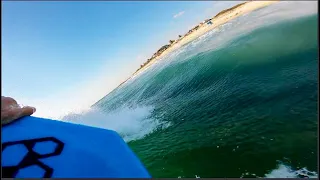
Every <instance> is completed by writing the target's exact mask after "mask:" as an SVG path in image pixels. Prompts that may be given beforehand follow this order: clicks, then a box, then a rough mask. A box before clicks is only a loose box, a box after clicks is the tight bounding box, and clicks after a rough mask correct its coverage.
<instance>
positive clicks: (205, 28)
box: [110, 0, 278, 93]
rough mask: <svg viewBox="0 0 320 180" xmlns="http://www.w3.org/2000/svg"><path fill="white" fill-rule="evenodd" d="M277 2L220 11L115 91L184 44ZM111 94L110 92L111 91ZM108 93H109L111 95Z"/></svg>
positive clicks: (250, 3)
mask: <svg viewBox="0 0 320 180" xmlns="http://www.w3.org/2000/svg"><path fill="white" fill-rule="evenodd" d="M276 2H278V0H275V1H247V2H244V3H240V4H237V5H235V6H233V7H231V8H228V9H225V10H222V11H220V12H219V13H218V14H216V15H215V16H214V17H212V18H210V19H206V20H204V21H203V22H201V23H199V24H198V25H197V26H195V27H194V28H192V29H191V30H189V31H188V32H187V33H186V34H185V35H183V36H181V35H179V38H178V39H176V40H170V41H169V44H166V45H164V46H162V47H161V48H160V49H159V50H158V51H157V52H156V53H154V54H153V56H152V57H151V58H149V59H148V60H147V61H146V62H145V63H144V64H142V65H141V66H140V68H138V69H137V70H136V72H134V73H133V74H132V75H131V76H130V77H129V78H128V79H127V80H125V81H123V82H122V83H120V84H119V85H118V86H117V87H116V88H115V89H117V88H118V87H120V86H121V85H122V84H124V83H125V82H126V81H128V80H129V79H131V78H132V77H134V76H136V75H138V74H140V73H141V72H143V71H144V70H145V69H146V68H148V67H150V66H151V65H152V64H154V63H155V62H156V61H158V60H159V59H161V58H162V57H164V56H165V55H167V54H169V53H170V52H173V51H174V50H176V49H178V48H180V47H182V46H183V45H185V44H188V43H189V42H191V41H193V40H195V39H197V38H198V37H200V36H202V35H204V34H205V33H207V32H209V31H211V30H213V29H215V28H217V27H219V26H221V25H223V24H225V23H227V22H229V21H230V20H233V19H235V18H237V17H239V16H241V15H244V14H246V13H249V12H251V11H254V10H257V9H260V8H263V7H266V6H269V5H271V4H274V3H276ZM111 92H112V91H111ZM111 92H110V93H111Z"/></svg>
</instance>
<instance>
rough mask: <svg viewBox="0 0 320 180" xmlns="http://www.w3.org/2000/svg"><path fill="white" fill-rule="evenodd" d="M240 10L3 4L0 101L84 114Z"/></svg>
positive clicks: (209, 5)
mask: <svg viewBox="0 0 320 180" xmlns="http://www.w3.org/2000/svg"><path fill="white" fill-rule="evenodd" d="M238 3H240V2H239V1H199V2H198V1H194V2H192V1H184V2H183V1H174V2H170V1H163V2H161V1H138V2H128V1H126V2H124V1H118V2H117V1H95V2H90V1H74V2H72V1H55V2H54V1H19V2H13V1H2V10H1V13H2V14H1V17H2V26H1V28H2V29H1V30H2V34H1V47H2V48H1V51H2V53H1V54H2V57H1V63H2V66H1V67H2V69H1V73H2V74H1V77H2V78H1V83H2V84H1V88H2V89H1V92H2V95H3V96H10V97H13V98H15V99H16V100H17V101H18V103H21V104H23V105H31V106H35V107H36V108H37V112H36V114H35V115H36V116H41V117H56V116H57V115H64V114H66V113H69V112H71V111H72V112H76V111H80V110H82V109H85V108H88V107H90V106H91V105H92V104H94V103H95V102H97V101H98V100H100V99H101V98H102V97H104V96H105V95H106V94H107V93H108V92H110V91H112V90H113V89H114V88H115V87H117V86H118V85H119V84H120V83H121V82H122V81H124V80H125V79H127V78H129V77H130V75H131V74H132V73H133V72H135V71H136V69H137V68H138V67H139V66H140V64H142V63H144V62H145V61H146V60H147V59H148V58H149V57H151V56H152V54H153V53H154V52H155V51H156V50H157V49H159V48H160V47H161V46H163V45H165V44H167V43H168V42H169V40H170V39H176V38H177V37H178V35H180V34H181V35H183V34H184V33H186V32H187V31H188V30H189V29H190V28H192V27H194V26H195V25H197V24H198V23H200V22H201V21H203V20H205V19H207V18H211V17H213V16H214V15H215V14H217V13H218V12H219V11H221V10H223V9H225V8H228V7H231V6H233V5H235V4H238Z"/></svg>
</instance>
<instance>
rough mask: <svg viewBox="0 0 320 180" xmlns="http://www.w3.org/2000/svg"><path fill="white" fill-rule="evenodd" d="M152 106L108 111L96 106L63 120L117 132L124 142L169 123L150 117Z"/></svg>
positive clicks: (166, 125)
mask: <svg viewBox="0 0 320 180" xmlns="http://www.w3.org/2000/svg"><path fill="white" fill-rule="evenodd" d="M152 110H153V108H152V107H138V108H135V109H131V108H121V109H120V110H117V111H112V112H110V113H105V112H102V111H101V110H99V109H97V108H92V109H90V110H88V111H85V112H82V113H79V114H69V115H67V116H65V117H63V118H62V120H63V121H67V122H71V123H76V124H83V125H88V126H93V127H99V128H104V129H111V130H114V131H116V132H118V133H119V134H120V135H121V136H122V137H123V139H124V140H125V141H126V142H129V141H132V140H137V139H141V138H143V137H145V136H146V135H147V134H150V133H152V132H154V131H155V130H157V129H158V128H161V129H163V128H167V127H168V126H169V125H170V124H169V123H165V122H160V121H158V120H157V119H152V118H150V114H151V112H152Z"/></svg>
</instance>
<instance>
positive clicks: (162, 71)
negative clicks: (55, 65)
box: [94, 15, 318, 177]
mask: <svg viewBox="0 0 320 180" xmlns="http://www.w3.org/2000/svg"><path fill="white" fill-rule="evenodd" d="M243 18H245V17H243ZM236 22H238V20H235V21H234V22H232V23H231V24H229V25H228V24H227V25H225V26H224V27H222V28H221V29H219V30H218V31H217V32H212V33H211V34H209V35H207V36H205V37H204V38H202V39H201V38H200V39H199V40H197V41H196V42H194V43H191V44H189V45H187V46H185V47H183V48H181V50H180V51H179V52H176V54H173V55H171V56H168V57H167V58H165V59H163V60H161V61H159V63H158V64H156V65H154V66H153V67H152V68H151V69H148V70H147V71H146V72H144V73H143V74H141V75H139V76H138V77H135V78H134V79H132V80H130V81H129V82H127V83H125V84H124V85H122V86H121V87H120V88H118V89H116V90H115V91H113V92H111V93H110V94H108V95H107V96H106V97H104V98H103V99H102V100H100V101H99V102H98V103H96V104H95V105H94V107H95V108H97V109H99V110H100V111H102V112H103V113H105V114H108V113H112V112H115V111H120V112H121V110H123V109H126V110H128V111H130V110H132V111H136V112H137V111H139V113H138V114H139V116H138V117H137V116H133V115H132V117H131V116H130V114H129V115H128V116H129V117H128V118H132V119H135V120H136V121H132V122H131V121H128V122H127V123H126V125H127V126H128V128H127V129H130V126H132V128H133V129H134V130H137V131H134V130H132V132H128V131H121V130H119V131H118V132H119V133H120V134H121V135H122V136H123V137H125V138H126V137H128V136H129V135H132V134H133V135H135V134H138V133H142V132H143V133H142V135H141V136H133V137H131V138H129V139H127V142H128V143H129V145H130V147H131V148H132V149H133V150H134V152H135V153H136V154H137V155H138V157H139V158H140V159H141V161H142V162H143V163H144V164H145V166H146V168H147V169H148V170H149V172H150V173H151V175H152V176H153V177H195V176H197V177H265V176H267V175H268V174H269V175H270V174H272V173H276V172H274V171H272V170H279V171H282V172H283V173H287V174H288V173H289V174H290V173H293V174H294V173H295V175H296V176H297V177H302V175H301V174H305V176H309V177H314V176H317V174H316V173H314V172H311V171H317V169H318V165H317V152H318V150H317V138H318V137H317V125H318V120H317V103H318V100H317V99H318V49H317V48H318V44H317V38H318V37H317V16H316V15H313V16H305V17H301V18H293V19H286V20H282V21H274V23H270V24H269V25H267V26H259V27H258V26H257V27H255V28H251V29H250V30H249V31H248V30H246V31H242V32H241V33H238V34H237V35H236V33H234V34H233V35H232V36H231V35H230V34H229V35H228V34H226V33H227V32H229V31H230V33H231V29H233V30H235V29H234V26H233V25H236V24H237V23H236ZM228 28H229V30H228ZM223 34H225V36H224V35H223ZM223 37H226V38H223ZM227 37H230V38H229V39H228V38H227ZM231 37H232V38H231ZM223 40H225V41H223ZM141 114H142V115H141ZM140 115H141V116H140ZM113 121H116V122H117V121H118V122H119V121H121V118H120V119H114V120H113ZM137 123H140V126H139V127H138V126H137V125H136V124H137ZM303 168H305V169H303ZM299 174H300V175H299ZM267 177H268V176H267Z"/></svg>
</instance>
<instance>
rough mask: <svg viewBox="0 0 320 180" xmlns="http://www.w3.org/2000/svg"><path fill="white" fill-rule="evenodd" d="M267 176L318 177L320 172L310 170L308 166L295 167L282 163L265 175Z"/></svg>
mask: <svg viewBox="0 0 320 180" xmlns="http://www.w3.org/2000/svg"><path fill="white" fill-rule="evenodd" d="M265 177H266V178H302V177H308V178H318V174H317V173H316V172H314V171H309V170H308V169H307V168H305V167H304V168H301V169H294V168H292V167H290V166H288V165H284V164H282V163H280V164H279V165H278V167H277V168H276V169H273V170H272V171H270V172H269V173H268V174H266V175H265Z"/></svg>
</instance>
